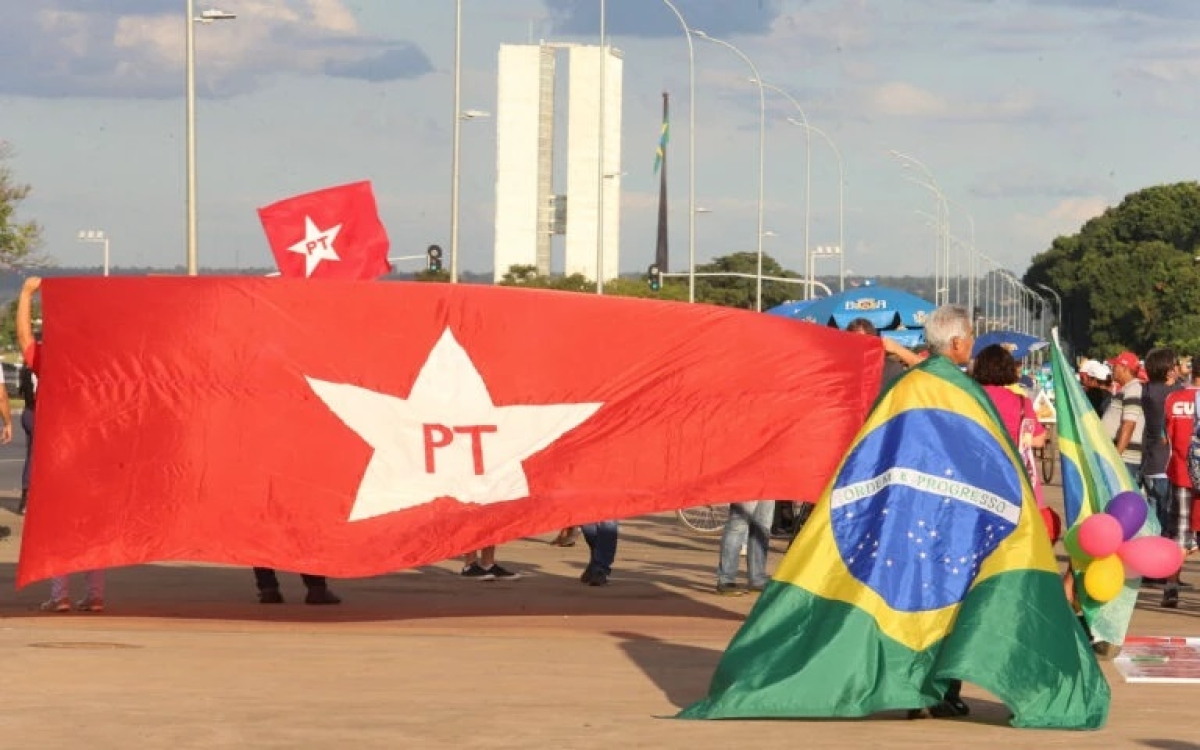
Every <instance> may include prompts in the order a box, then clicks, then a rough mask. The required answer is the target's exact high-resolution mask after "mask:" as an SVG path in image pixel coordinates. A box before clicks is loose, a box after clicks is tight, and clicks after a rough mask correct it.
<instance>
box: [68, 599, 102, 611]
mask: <svg viewBox="0 0 1200 750" xmlns="http://www.w3.org/2000/svg"><path fill="white" fill-rule="evenodd" d="M75 609H76V610H78V611H79V612H103V611H104V600H103V599H100V598H97V597H94V596H85V597H84V598H82V599H80V600H79V601H77V602H75Z"/></svg>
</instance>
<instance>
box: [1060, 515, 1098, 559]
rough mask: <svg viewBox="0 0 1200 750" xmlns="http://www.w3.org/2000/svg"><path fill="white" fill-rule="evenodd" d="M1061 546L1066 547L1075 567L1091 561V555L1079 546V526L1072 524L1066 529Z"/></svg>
mask: <svg viewBox="0 0 1200 750" xmlns="http://www.w3.org/2000/svg"><path fill="white" fill-rule="evenodd" d="M1063 547H1066V549H1067V554H1068V555H1070V556H1071V560H1072V562H1074V563H1075V567H1076V568H1082V567H1083V566H1084V565H1087V564H1088V563H1089V562H1091V561H1092V556H1091V555H1089V554H1088V553H1086V552H1084V551H1083V548H1082V547H1080V546H1079V526H1078V525H1076V526H1072V527H1071V528H1069V529H1067V533H1066V534H1064V535H1063Z"/></svg>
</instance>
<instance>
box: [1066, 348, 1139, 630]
mask: <svg viewBox="0 0 1200 750" xmlns="http://www.w3.org/2000/svg"><path fill="white" fill-rule="evenodd" d="M1050 357H1051V360H1050V361H1051V367H1052V368H1053V372H1054V410H1055V412H1056V420H1055V421H1056V424H1057V427H1058V454H1059V456H1060V457H1061V461H1062V485H1063V509H1064V510H1065V511H1066V516H1067V517H1066V519H1065V520H1066V526H1067V527H1068V528H1070V527H1074V526H1077V525H1079V524H1080V523H1082V522H1083V521H1084V519H1086V518H1088V517H1089V516H1091V515H1092V514H1094V513H1103V512H1104V508H1105V506H1107V505H1108V501H1109V500H1111V499H1112V498H1113V496H1114V495H1116V494H1117V493H1119V492H1123V491H1126V490H1136V489H1137V485H1135V484H1134V483H1133V477H1131V476H1130V475H1129V470H1128V469H1126V468H1125V462H1124V461H1122V460H1121V456H1120V454H1118V453H1117V448H1116V446H1115V445H1113V441H1112V440H1111V439H1110V438H1109V437H1108V435H1107V434H1106V433H1105V432H1104V427H1103V425H1101V424H1100V417H1099V416H1098V415H1097V414H1096V410H1095V409H1093V408H1092V404H1091V402H1090V401H1088V399H1087V394H1085V393H1084V392H1083V386H1082V385H1080V383H1079V378H1078V376H1076V374H1075V369H1074V368H1073V367H1071V366H1070V365H1069V364H1067V358H1066V356H1065V355H1064V354H1063V352H1062V349H1061V348H1059V345H1058V333H1057V331H1055V335H1054V336H1053V337H1052V340H1051V343H1050ZM1158 532H1159V527H1158V519H1157V518H1156V517H1155V515H1154V513H1153V512H1150V513H1147V514H1146V522H1145V524H1143V526H1142V528H1141V530H1140V531H1138V534H1137V535H1138V536H1146V535H1157V534H1158ZM1141 580H1142V579H1140V578H1131V579H1127V580H1126V581H1125V586H1124V588H1123V589H1122V590H1121V593H1119V594H1117V595H1116V596H1115V597H1113V598H1112V599H1110V600H1109V601H1107V602H1105V603H1104V604H1100V603H1099V602H1097V601H1095V600H1093V599H1092V598H1091V597H1089V596H1088V595H1087V592H1086V591H1084V588H1083V586H1081V585H1077V586H1076V587H1075V589H1076V594H1077V595H1078V597H1079V600H1080V602H1081V603H1082V607H1083V614H1084V617H1086V618H1087V621H1088V627H1090V628H1091V629H1092V635H1094V636H1095V637H1096V638H1097V639H1098V640H1101V641H1105V642H1107V643H1112V644H1115V645H1117V646H1120V645H1121V644H1122V643H1124V642H1125V633H1126V632H1128V630H1129V620H1130V619H1131V618H1132V617H1133V609H1134V606H1135V605H1136V604H1137V597H1138V589H1139V588H1140V586H1141Z"/></svg>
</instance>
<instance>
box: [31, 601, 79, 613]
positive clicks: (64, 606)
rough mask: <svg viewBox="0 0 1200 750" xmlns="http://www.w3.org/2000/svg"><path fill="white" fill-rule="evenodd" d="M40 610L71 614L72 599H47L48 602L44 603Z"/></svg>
mask: <svg viewBox="0 0 1200 750" xmlns="http://www.w3.org/2000/svg"><path fill="white" fill-rule="evenodd" d="M38 609H40V610H42V611H43V612H70V611H71V600H70V599H47V600H46V601H44V602H42V604H41V606H40V607H38Z"/></svg>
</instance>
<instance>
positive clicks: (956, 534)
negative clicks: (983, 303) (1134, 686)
mask: <svg viewBox="0 0 1200 750" xmlns="http://www.w3.org/2000/svg"><path fill="white" fill-rule="evenodd" d="M1056 567H1057V566H1056V561H1055V557H1054V554H1053V551H1052V550H1051V547H1050V541H1049V538H1048V536H1047V534H1046V530H1045V527H1044V525H1043V523H1042V520H1041V516H1040V514H1039V513H1038V510H1037V506H1036V503H1035V501H1034V499H1033V491H1032V488H1031V487H1030V485H1029V480H1028V478H1027V477H1026V475H1025V472H1024V469H1023V467H1022V464H1021V460H1020V458H1019V456H1018V454H1017V451H1016V447H1015V446H1014V445H1013V444H1012V441H1011V439H1010V438H1009V437H1008V434H1007V433H1006V432H1005V430H1004V427H1003V426H1002V425H1001V422H1000V419H999V417H998V415H997V414H996V412H995V409H994V407H993V406H992V404H991V401H990V400H989V399H988V397H987V395H986V394H985V393H984V392H983V390H982V389H980V388H979V387H978V385H976V384H975V382H974V381H972V380H971V379H970V378H968V377H967V376H966V375H964V374H963V373H962V372H961V371H960V370H959V369H958V368H957V367H956V366H955V365H954V364H953V363H951V362H950V361H949V360H946V359H945V358H942V357H934V358H931V359H930V360H928V361H927V362H925V363H924V364H922V365H920V366H919V367H917V368H915V369H913V370H912V371H910V372H908V373H907V374H905V375H904V376H902V377H901V378H900V379H899V380H898V381H897V382H896V383H895V384H894V385H893V386H892V387H891V388H890V389H889V390H888V391H887V392H886V393H884V394H883V395H882V396H881V397H880V399H879V401H878V402H877V403H876V405H875V407H874V409H873V410H872V412H871V414H870V416H869V417H868V418H867V421H866V423H865V424H864V425H863V428H862V429H861V430H860V431H859V433H858V435H857V436H856V438H855V439H854V441H853V443H852V444H851V446H850V449H849V450H848V452H847V454H846V457H845V458H844V459H843V461H842V464H841V466H840V467H839V468H838V471H837V472H836V474H835V476H834V479H833V481H832V482H831V483H830V485H829V487H828V488H827V489H826V491H825V493H824V494H823V496H822V497H821V499H820V501H819V502H818V503H817V506H816V509H815V510H814V512H813V514H812V516H811V518H810V519H809V522H808V524H807V525H806V526H805V528H804V530H803V532H802V533H801V534H800V536H799V537H798V538H797V539H796V541H795V543H793V545H792V547H791V549H790V550H789V551H788V554H787V556H786V557H785V558H784V560H783V561H782V563H781V564H780V566H779V569H778V570H777V571H776V573H775V575H774V577H773V579H772V581H771V582H770V584H769V585H768V586H767V589H766V591H764V592H763V594H762V596H761V597H760V599H759V601H758V603H757V604H756V605H755V607H754V609H753V610H752V611H751V613H750V616H749V617H748V618H747V620H746V622H745V623H744V624H743V626H742V628H741V629H740V630H739V631H738V633H737V634H736V635H735V636H734V639H733V641H732V642H731V643H730V645H729V647H728V649H727V650H726V652H725V654H724V656H723V657H722V659H721V662H720V664H719V665H718V667H717V671H716V674H715V675H714V676H713V679H712V683H711V685H710V688H709V693H708V697H706V698H705V699H704V700H702V701H700V702H699V703H696V704H695V705H692V706H690V707H688V708H687V709H685V710H684V711H683V712H682V713H681V714H680V716H681V717H684V718H708V719H720V718H804V717H807V718H819V717H857V716H866V715H869V714H873V713H877V712H881V711H887V710H894V709H912V708H921V707H925V706H930V705H933V704H935V703H937V702H938V701H939V700H940V699H941V697H942V695H943V694H944V692H945V690H946V687H947V686H948V684H949V681H950V680H952V679H961V680H964V681H966V682H970V683H974V684H976V685H979V686H980V687H982V688H984V689H986V690H988V691H989V692H991V693H992V694H993V695H995V696H996V697H997V698H999V699H1000V700H1001V701H1003V702H1004V703H1005V704H1006V705H1007V706H1008V708H1009V709H1010V710H1011V711H1012V713H1013V718H1012V724H1013V725H1014V726H1018V727H1039V728H1061V729H1094V728H1097V727H1100V726H1102V725H1103V723H1104V721H1105V719H1106V717H1107V715H1108V704H1109V689H1108V684H1107V683H1106V682H1105V680H1104V675H1103V673H1102V672H1101V671H1100V668H1099V666H1098V665H1097V663H1096V659H1095V656H1094V654H1093V652H1092V649H1091V647H1090V644H1089V643H1088V641H1087V639H1086V637H1085V636H1084V633H1083V630H1082V628H1080V627H1079V625H1078V623H1077V622H1076V619H1075V616H1074V613H1073V612H1072V611H1071V608H1070V606H1069V605H1068V603H1067V601H1066V598H1065V596H1064V595H1063V589H1062V583H1061V579H1060V575H1059V572H1058V571H1057V569H1056Z"/></svg>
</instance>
